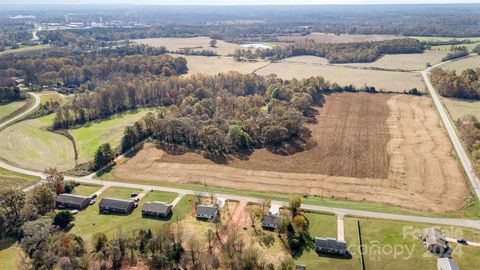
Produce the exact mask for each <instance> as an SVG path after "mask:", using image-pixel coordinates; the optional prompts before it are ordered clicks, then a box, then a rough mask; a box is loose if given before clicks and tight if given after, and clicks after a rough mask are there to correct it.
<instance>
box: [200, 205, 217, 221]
mask: <svg viewBox="0 0 480 270" xmlns="http://www.w3.org/2000/svg"><path fill="white" fill-rule="evenodd" d="M195 215H196V217H197V218H199V219H216V218H217V216H218V206H216V205H201V204H199V205H197V206H196V207H195Z"/></svg>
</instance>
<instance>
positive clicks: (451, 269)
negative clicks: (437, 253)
mask: <svg viewBox="0 0 480 270" xmlns="http://www.w3.org/2000/svg"><path fill="white" fill-rule="evenodd" d="M437 269H438V270H460V267H458V264H457V263H456V262H455V261H454V260H453V259H452V258H438V259H437Z"/></svg>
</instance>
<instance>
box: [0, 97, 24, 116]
mask: <svg viewBox="0 0 480 270" xmlns="http://www.w3.org/2000/svg"><path fill="white" fill-rule="evenodd" d="M25 104H27V102H26V101H15V102H11V103H8V104H5V105H1V106H0V119H2V118H4V117H7V116H9V115H10V114H12V113H13V112H15V111H16V110H18V109H20V108H22V107H23V106H24V105H25Z"/></svg>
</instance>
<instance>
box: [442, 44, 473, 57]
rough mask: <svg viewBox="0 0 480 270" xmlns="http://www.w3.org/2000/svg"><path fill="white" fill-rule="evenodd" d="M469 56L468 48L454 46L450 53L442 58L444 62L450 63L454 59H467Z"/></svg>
mask: <svg viewBox="0 0 480 270" xmlns="http://www.w3.org/2000/svg"><path fill="white" fill-rule="evenodd" d="M467 55H469V52H468V49H467V47H465V46H453V45H452V48H451V49H450V53H448V54H447V55H445V56H444V57H443V58H442V61H449V60H453V59H456V58H461V57H465V56H467Z"/></svg>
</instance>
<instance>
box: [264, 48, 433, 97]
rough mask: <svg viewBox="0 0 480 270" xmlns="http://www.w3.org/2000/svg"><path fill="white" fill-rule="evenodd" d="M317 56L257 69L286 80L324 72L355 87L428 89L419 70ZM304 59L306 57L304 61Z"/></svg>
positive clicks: (343, 83)
mask: <svg viewBox="0 0 480 270" xmlns="http://www.w3.org/2000/svg"><path fill="white" fill-rule="evenodd" d="M314 58H315V57H312V56H299V57H292V58H287V59H284V60H282V61H279V62H276V63H272V64H270V65H267V66H265V67H263V68H260V69H258V70H257V71H256V72H255V73H256V74H259V75H269V74H277V76H278V77H279V78H282V79H286V80H290V79H293V78H297V79H303V78H309V77H312V76H322V77H324V78H325V79H326V80H328V81H330V82H336V83H338V84H339V85H354V86H356V87H363V86H365V85H368V86H374V87H375V88H376V89H377V90H384V91H388V92H403V91H404V90H410V89H412V88H417V89H418V90H419V91H424V89H425V86H424V83H423V81H422V79H421V76H420V74H419V73H415V72H399V71H385V70H372V69H365V68H353V67H345V66H340V65H326V64H325V59H323V58H320V57H316V58H318V60H317V61H315V60H314ZM304 59H305V61H303V60H304Z"/></svg>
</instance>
